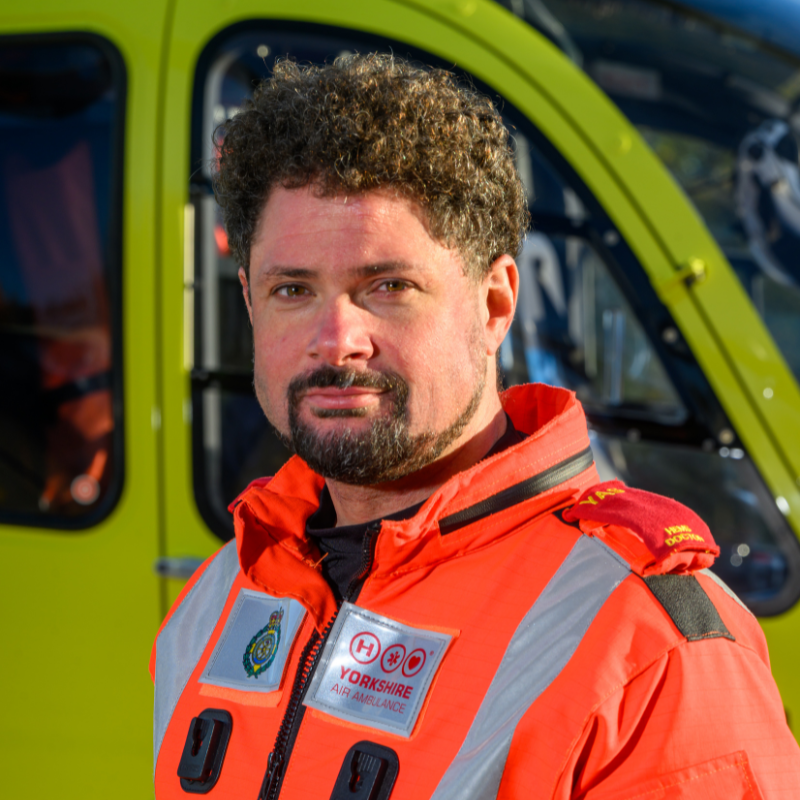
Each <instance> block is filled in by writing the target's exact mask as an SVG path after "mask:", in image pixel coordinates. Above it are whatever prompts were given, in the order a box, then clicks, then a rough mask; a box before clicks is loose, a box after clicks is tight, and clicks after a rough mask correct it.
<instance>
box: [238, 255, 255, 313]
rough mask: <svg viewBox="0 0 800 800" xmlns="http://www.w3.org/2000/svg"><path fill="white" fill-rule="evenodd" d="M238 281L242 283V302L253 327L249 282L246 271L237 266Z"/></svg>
mask: <svg viewBox="0 0 800 800" xmlns="http://www.w3.org/2000/svg"><path fill="white" fill-rule="evenodd" d="M239 283H241V284H242V294H243V295H244V304H245V305H246V306H247V316H248V317H250V327H251V328H252V327H253V307H252V306H251V305H250V284H249V283H248V282H247V273H246V272H245V271H244V269H243V268H242V267H239Z"/></svg>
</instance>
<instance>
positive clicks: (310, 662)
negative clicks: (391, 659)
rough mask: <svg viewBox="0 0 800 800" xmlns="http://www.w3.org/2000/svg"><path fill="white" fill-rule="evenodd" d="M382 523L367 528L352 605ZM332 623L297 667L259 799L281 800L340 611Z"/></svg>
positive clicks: (308, 645) (305, 650)
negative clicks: (308, 693) (309, 698)
mask: <svg viewBox="0 0 800 800" xmlns="http://www.w3.org/2000/svg"><path fill="white" fill-rule="evenodd" d="M380 529H381V526H380V523H377V524H375V525H371V526H370V527H368V528H367V531H366V534H365V535H364V544H363V547H362V551H361V569H360V570H359V572H358V574H357V575H356V576H355V577H354V578H353V580H352V581H350V585H349V586H348V587H347V593H346V595H345V597H344V599H345V600H347V601H348V602H352V601H353V600H355V599H356V598H357V597H358V594H359V592H360V591H361V587H362V586H363V585H364V581H365V580H366V578H367V576H368V575H369V572H370V570H371V569H372V565H373V563H374V561H375V540H376V538H377V536H378V533H380ZM340 608H341V605H339V607H338V608H337V609H336V613H335V614H334V615H333V616H332V617H331V618H330V619H329V620H328V624H327V625H326V626H325V629H324V630H323V631H322V633H321V634H320V633H318V632H317V631H316V630H314V631H312V633H311V636H310V637H309V639H308V641H307V642H306V646H305V647H304V648H303V652H302V653H301V654H300V661H299V663H298V667H297V674H296V675H295V677H294V685H293V686H292V693H291V695H290V696H289V703H288V705H287V707H286V711H285V713H284V715H283V720H282V721H281V726H280V728H279V729H278V735H277V736H276V737H275V744H274V745H273V748H272V752H271V753H270V754H269V758H268V759H267V771H266V773H265V774H264V780H263V781H262V783H261V791H260V792H259V793H258V800H277V798H278V795H279V794H280V791H281V786H282V783H283V775H284V773H285V771H286V764H287V763H288V761H289V758H290V756H291V754H292V750H293V749H294V743H295V741H296V739H297V734H298V732H299V731H300V725H301V724H302V722H303V717H304V716H305V713H306V707H305V706H304V705H303V698H304V697H305V693H306V689H307V688H308V684H309V683H310V682H311V678H312V676H313V675H314V670H316V668H317V664H318V663H319V657H320V656H321V655H322V651H323V649H324V647H325V643H326V642H327V641H328V636H329V635H330V632H331V628H333V624H334V622H336V618H337V617H338V616H339V609H340Z"/></svg>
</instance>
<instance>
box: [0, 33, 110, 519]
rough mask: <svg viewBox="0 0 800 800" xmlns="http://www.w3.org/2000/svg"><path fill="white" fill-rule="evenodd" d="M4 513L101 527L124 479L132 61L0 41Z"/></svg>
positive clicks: (77, 47)
mask: <svg viewBox="0 0 800 800" xmlns="http://www.w3.org/2000/svg"><path fill="white" fill-rule="evenodd" d="M0 86H2V87H3V89H2V90H0V385H2V386H3V387H4V388H3V391H2V392H0V516H2V518H3V520H4V521H10V522H17V523H20V524H30V525H37V526H45V527H62V528H76V527H85V526H87V525H90V524H94V523H95V522H96V521H98V520H99V518H100V517H102V516H103V515H104V514H105V513H108V511H109V510H110V508H111V507H112V506H113V504H114V502H115V498H116V496H117V495H118V490H119V484H120V480H121V477H122V475H121V456H122V451H121V425H120V423H121V393H120V380H119V379H120V374H121V369H120V368H121V364H120V359H119V347H120V341H119V321H120V320H119V316H120V305H119V297H118V295H117V293H116V288H117V281H118V277H119V272H120V250H119V228H120V223H121V217H120V208H121V204H120V199H121V193H120V186H119V181H118V179H117V174H116V173H117V170H116V167H115V164H119V163H121V157H120V153H119V152H118V151H117V147H118V145H119V142H120V141H121V134H122V113H123V109H124V74H123V72H122V65H121V59H119V56H118V54H117V53H116V51H114V50H113V49H112V48H111V47H110V45H108V43H106V42H105V41H102V40H99V39H98V38H97V37H88V36H71V37H69V38H68V37H64V36H59V37H54V36H48V37H36V38H34V37H9V38H4V39H2V40H0Z"/></svg>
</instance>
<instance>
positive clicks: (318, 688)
mask: <svg viewBox="0 0 800 800" xmlns="http://www.w3.org/2000/svg"><path fill="white" fill-rule="evenodd" d="M452 638H453V637H452V636H450V635H448V634H446V633H437V632H435V631H427V630H424V629H422V628H411V627H410V626H408V625H402V624H400V623H399V622H395V621H394V620H392V619H389V618H388V617H382V616H381V615H380V614H374V613H373V612H371V611H366V610H365V609H363V608H359V607H358V606H356V605H353V604H352V603H344V604H343V605H342V609H341V611H340V612H339V616H338V617H337V619H336V622H335V623H334V626H333V628H332V629H331V633H330V636H329V637H328V641H327V643H326V644H325V649H324V650H323V651H322V656H321V657H320V661H319V664H318V666H317V669H316V670H315V672H314V677H313V678H312V679H311V684H310V686H309V689H308V692H307V694H306V697H305V700H304V701H303V702H304V704H305V705H307V706H310V707H311V708H316V709H318V710H320V711H324V712H325V713H327V714H332V715H333V716H334V717H339V718H340V719H345V720H347V721H349V722H355V723H357V724H359V725H366V726H368V727H370V728H378V729H379V730H382V731H388V732H390V733H397V734H399V735H400V736H406V737H408V736H411V731H412V730H413V728H414V725H415V723H416V721H417V717H418V716H419V712H420V710H421V709H422V704H423V702H424V701H425V697H426V695H427V694H428V690H429V689H430V685H431V681H432V680H433V676H434V675H435V674H436V670H437V669H438V668H439V664H440V663H441V660H442V658H443V657H444V654H445V651H446V650H447V647H448V645H449V644H450V640H451V639H452Z"/></svg>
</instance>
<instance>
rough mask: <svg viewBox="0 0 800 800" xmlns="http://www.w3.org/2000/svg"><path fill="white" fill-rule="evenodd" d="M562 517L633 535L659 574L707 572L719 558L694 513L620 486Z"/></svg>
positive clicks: (591, 496) (603, 488)
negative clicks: (653, 561)
mask: <svg viewBox="0 0 800 800" xmlns="http://www.w3.org/2000/svg"><path fill="white" fill-rule="evenodd" d="M562 516H563V519H564V521H565V522H577V521H578V520H592V521H594V522H598V523H601V524H605V525H619V526H621V527H623V528H627V529H628V530H630V531H633V532H634V533H635V534H636V535H637V536H638V537H639V538H640V539H641V540H642V542H644V544H645V546H646V547H647V549H648V550H649V552H650V553H651V554H652V555H653V556H654V559H655V563H656V564H658V565H659V567H660V569H658V571H659V572H661V571H670V572H671V571H673V569H676V568H677V569H691V570H697V569H704V568H705V567H709V566H711V564H713V562H714V559H715V558H716V557H717V556H718V555H719V547H718V546H717V543H716V542H715V541H714V538H713V537H712V535H711V531H710V530H709V529H708V525H706V524H705V522H703V520H702V519H700V517H698V516H697V514H695V513H694V511H692V510H691V509H689V508H687V507H686V506H684V505H682V504H681V503H679V502H677V500H672V499H670V498H669V497H662V496H661V495H658V494H653V493H652V492H645V491H643V490H642V489H632V488H631V487H630V486H625V484H624V483H622V482H621V481H606V482H605V483H600V484H598V485H597V486H594V487H592V488H591V489H589V490H587V491H586V492H584V493H583V494H582V495H581V496H580V497H579V498H578V501H577V502H576V503H575V505H574V506H572V507H571V508H568V509H567V510H566V511H564V513H563V515H562ZM681 554H683V555H681ZM646 571H647V572H651V571H653V570H652V569H647V570H646Z"/></svg>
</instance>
